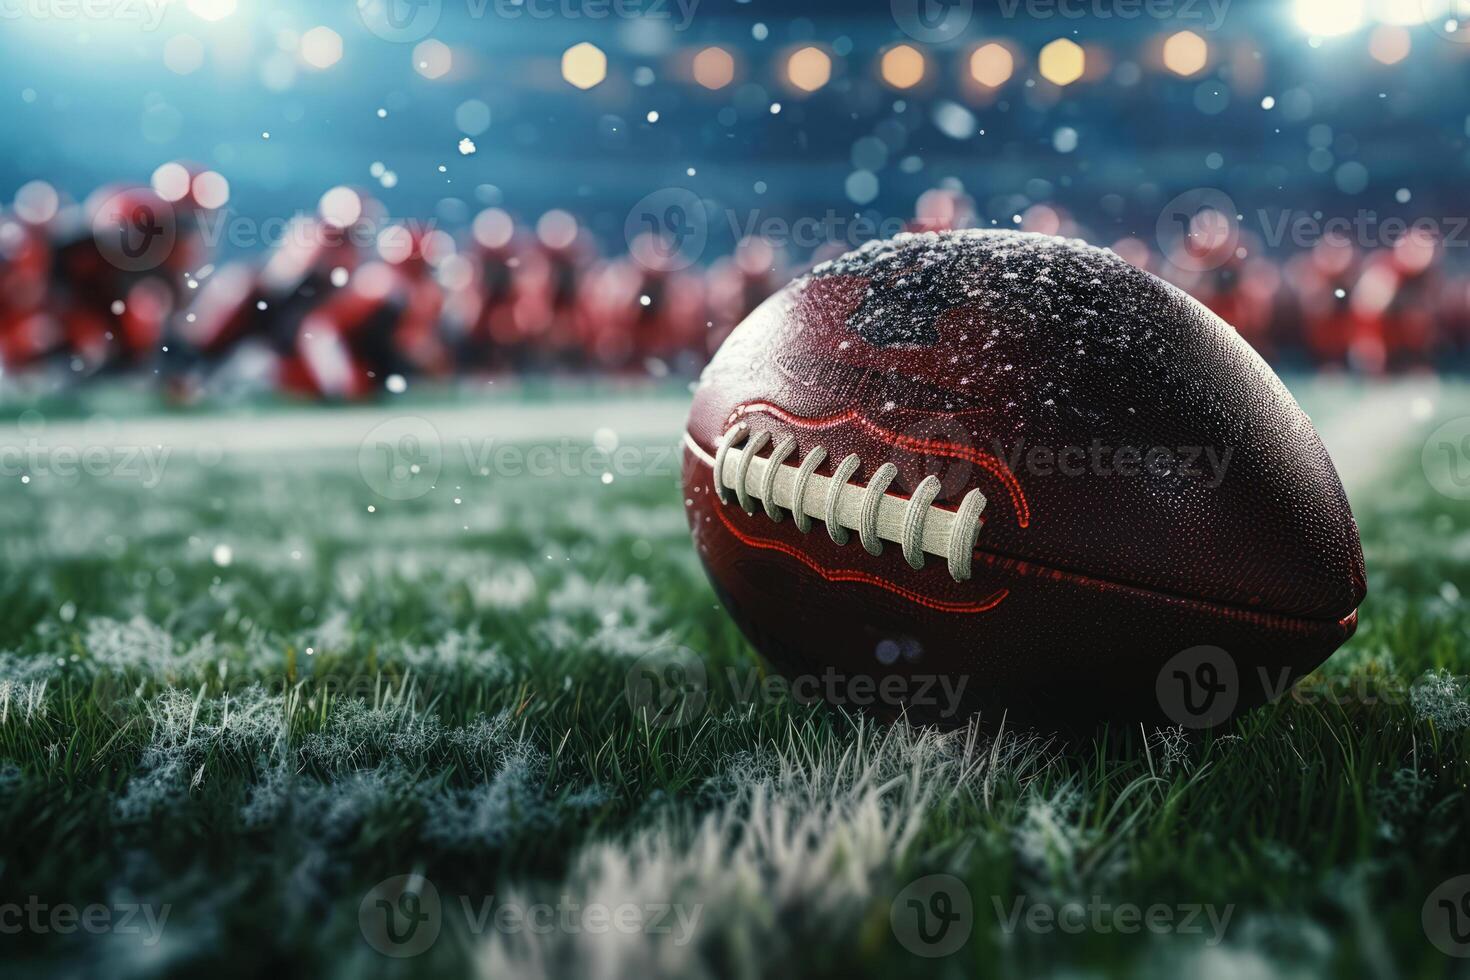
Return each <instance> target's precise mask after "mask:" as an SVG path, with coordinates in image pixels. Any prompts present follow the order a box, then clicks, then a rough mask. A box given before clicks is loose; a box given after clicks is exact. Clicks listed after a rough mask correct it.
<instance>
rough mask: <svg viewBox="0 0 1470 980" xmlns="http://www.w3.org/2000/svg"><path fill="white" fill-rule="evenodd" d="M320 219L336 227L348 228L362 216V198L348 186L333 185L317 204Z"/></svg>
mask: <svg viewBox="0 0 1470 980" xmlns="http://www.w3.org/2000/svg"><path fill="white" fill-rule="evenodd" d="M317 210H318V211H319V212H320V213H321V216H322V220H323V221H325V222H326V223H327V224H329V225H334V226H336V227H338V228H350V227H352V226H353V225H355V224H357V222H358V219H359V218H361V217H362V198H361V197H359V196H358V193H357V191H355V190H353V189H352V188H350V187H333V188H332V189H331V190H329V191H327V192H326V193H325V194H323V195H322V199H321V203H320V204H318V205H317Z"/></svg>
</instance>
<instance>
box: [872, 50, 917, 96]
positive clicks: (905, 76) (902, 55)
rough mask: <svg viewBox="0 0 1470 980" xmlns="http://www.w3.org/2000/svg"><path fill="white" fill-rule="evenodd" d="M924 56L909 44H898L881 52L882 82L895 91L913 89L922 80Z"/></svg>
mask: <svg viewBox="0 0 1470 980" xmlns="http://www.w3.org/2000/svg"><path fill="white" fill-rule="evenodd" d="M924 69H925V64H924V54H923V52H921V51H920V50H919V49H918V48H916V47H914V46H913V45H911V44H899V45H895V46H894V47H891V48H889V49H888V50H887V51H885V52H883V60H882V62H881V68H880V70H881V72H882V75H883V81H885V82H887V83H888V84H889V85H891V86H893V87H894V88H897V89H905V88H913V87H914V86H915V85H917V84H919V83H920V82H922V81H923V80H924Z"/></svg>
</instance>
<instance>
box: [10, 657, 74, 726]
mask: <svg viewBox="0 0 1470 980" xmlns="http://www.w3.org/2000/svg"><path fill="white" fill-rule="evenodd" d="M59 669H60V667H59V665H58V664H57V663H56V661H55V660H53V659H52V658H50V657H25V656H20V655H18V654H13V653H0V726H4V725H6V724H9V723H12V722H15V723H18V724H22V725H30V724H31V723H32V722H33V721H35V720H36V719H38V718H41V717H43V716H44V715H45V714H46V700H47V699H46V689H47V687H48V685H50V683H51V680H52V678H53V677H55V675H56V673H57V672H58V671H59Z"/></svg>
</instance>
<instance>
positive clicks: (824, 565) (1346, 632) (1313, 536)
mask: <svg viewBox="0 0 1470 980" xmlns="http://www.w3.org/2000/svg"><path fill="white" fill-rule="evenodd" d="M684 493H685V507H686V509H687V510H688V516H689V522H690V526H691V528H692V530H693V535H694V541H695V545H696V547H697V548H698V550H699V555H700V559H701V561H702V562H703V563H704V566H705V568H706V570H707V571H708V573H709V576H710V580H711V582H712V583H713V584H714V587H715V589H716V591H717V592H718V593H719V595H720V597H721V599H722V600H723V602H724V603H725V605H726V607H727V608H728V609H729V610H730V612H731V615H732V616H734V618H735V620H736V621H737V622H738V623H739V624H740V627H741V629H742V630H743V631H744V633H745V635H746V636H747V637H748V638H749V639H750V641H751V642H752V643H753V644H754V645H755V646H756V647H757V648H759V649H760V650H761V652H762V653H764V654H765V655H766V656H767V657H769V658H770V659H771V660H772V661H773V662H774V663H776V664H778V665H780V666H781V667H782V669H783V670H786V671H791V672H796V673H813V674H820V673H822V672H824V671H835V672H837V674H839V675H841V674H843V673H844V672H846V673H849V674H853V675H859V674H869V673H871V672H874V671H884V670H891V671H893V672H895V673H896V674H900V675H903V676H904V677H905V678H906V682H905V684H903V685H902V686H903V687H917V684H916V682H915V681H914V677H915V676H918V675H949V676H951V677H953V678H956V679H959V678H964V680H965V682H966V683H968V684H970V685H973V686H972V687H971V688H970V689H969V690H968V691H967V692H966V693H967V694H968V695H970V698H969V699H968V700H969V702H970V703H972V704H973V705H976V706H978V705H990V706H994V707H999V708H1001V709H1002V710H1004V709H1006V708H1010V709H1014V710H1017V711H1018V712H1020V713H1021V714H1023V715H1024V716H1027V717H1030V718H1032V719H1039V720H1041V721H1043V722H1045V721H1046V720H1047V719H1051V720H1054V721H1057V722H1061V721H1064V720H1074V719H1076V718H1077V717H1078V716H1079V713H1080V714H1081V715H1082V716H1083V717H1100V716H1110V715H1118V716H1120V717H1126V716H1127V715H1128V714H1130V713H1132V714H1134V715H1135V716H1138V715H1139V713H1140V712H1142V715H1143V716H1147V717H1155V716H1157V715H1158V714H1159V710H1158V709H1159V707H1160V702H1159V701H1158V699H1157V698H1156V697H1155V679H1156V678H1157V677H1158V675H1159V672H1160V671H1161V670H1162V669H1163V668H1164V666H1165V664H1166V663H1167V662H1168V661H1169V660H1170V658H1171V657H1173V656H1174V655H1175V654H1178V653H1180V652H1181V651H1186V650H1189V649H1191V648H1195V647H1216V648H1220V649H1223V650H1225V651H1227V652H1229V654H1230V655H1231V657H1232V658H1233V660H1234V663H1235V669H1237V670H1239V672H1240V678H1239V683H1240V688H1241V690H1240V697H1239V698H1238V706H1240V707H1245V706H1248V705H1250V704H1254V703H1259V702H1261V701H1263V700H1265V699H1266V698H1267V697H1268V696H1281V695H1283V694H1285V693H1286V692H1287V691H1288V690H1289V689H1290V686H1291V684H1292V683H1293V682H1294V681H1295V680H1296V679H1297V678H1299V677H1301V676H1302V675H1303V674H1305V673H1306V672H1307V671H1310V670H1311V669H1312V668H1314V667H1316V666H1317V665H1318V664H1320V663H1321V662H1322V661H1323V660H1325V659H1326V658H1327V657H1328V656H1329V655H1330V654H1331V653H1332V651H1334V650H1335V649H1337V648H1338V646H1340V645H1341V644H1342V643H1343V641H1345V640H1346V639H1347V638H1348V637H1350V636H1351V635H1352V634H1353V630H1354V628H1355V625H1356V622H1357V609H1358V604H1359V603H1360V602H1361V601H1362V599H1363V595H1364V591H1365V576H1364V571H1363V555H1362V549H1361V547H1360V545H1359V543H1358V530H1357V526H1356V524H1355V523H1354V521H1353V516H1352V513H1351V511H1350V510H1349V508H1348V503H1347V499H1346V497H1345V496H1344V493H1343V489H1342V485H1341V483H1340V482H1339V481H1338V477H1337V472H1336V470H1335V469H1334V468H1333V465H1332V461H1331V459H1330V458H1329V457H1328V455H1327V451H1326V450H1325V449H1324V448H1323V446H1322V442H1321V440H1320V439H1319V438H1318V437H1317V433H1316V431H1315V430H1314V429H1313V428H1312V423H1311V421H1310V420H1309V419H1308V418H1307V417H1306V415H1305V414H1303V412H1302V410H1301V409H1300V408H1299V407H1298V406H1297V404H1296V402H1295V401H1294V400H1293V399H1292V397H1291V394H1290V393H1289V392H1288V391H1287V390H1286V388H1285V386H1283V385H1282V383H1281V381H1280V380H1279V379H1278V378H1277V377H1276V375H1275V373H1274V372H1273V371H1272V370H1271V368H1270V367H1269V366H1267V365H1266V363H1265V362H1264V361H1262V360H1261V358H1260V357H1259V356H1257V355H1256V353H1255V352H1254V351H1252V350H1251V348H1250V347H1249V346H1248V345H1247V344H1246V343H1245V342H1244V341H1243V340H1241V338H1240V336H1239V335H1238V334H1237V333H1236V332H1235V330H1234V329H1233V328H1232V327H1230V326H1229V325H1228V324H1226V323H1224V322H1222V321H1221V320H1220V318H1219V317H1217V316H1216V315H1215V314H1213V313H1211V312H1210V311H1209V310H1207V309H1206V308H1205V307H1203V306H1202V305H1200V304H1199V303H1198V302H1196V301H1195V300H1194V299H1192V298H1190V297H1189V296H1187V295H1185V294H1184V293H1182V292H1180V291H1179V290H1178V289H1176V288H1174V287H1172V286H1170V285H1169V284H1167V283H1164V282H1162V281H1160V280H1158V279H1156V278H1154V277H1153V276H1151V275H1149V274H1148V273H1146V272H1142V271H1140V270H1138V269H1135V268H1134V267H1132V266H1130V265H1129V264H1128V263H1127V262H1124V261H1123V260H1122V259H1120V258H1118V257H1117V256H1116V255H1114V254H1113V253H1111V252H1106V251H1102V250H1099V249H1096V248H1091V247H1088V246H1086V245H1084V244H1082V243H1081V242H1078V241H1066V240H1062V239H1058V238H1052V237H1046V236H1042V235H1036V234H1024V233H1017V232H988V231H956V232H945V233H934V232H929V233H924V234H908V235H903V236H900V237H899V238H897V239H894V240H891V241H884V242H874V243H870V244H868V245H865V246H863V247H862V248H861V249H859V250H857V251H855V252H852V253H850V254H848V255H845V256H843V257H841V258H838V259H835V260H833V261H831V262H828V263H825V264H823V265H820V266H818V267H817V268H816V269H814V270H813V271H812V273H811V274H810V275H808V276H805V277H803V278H801V279H799V280H797V281H796V282H794V283H792V284H791V285H790V286H788V287H786V288H785V289H783V290H782V291H781V292H779V293H777V294H776V295H775V296H773V297H772V298H771V299H769V300H768V301H766V302H765V303H764V304H763V305H762V306H761V307H760V308H759V309H757V310H756V311H755V312H754V313H753V314H752V315H751V316H750V318H749V319H748V320H746V321H745V322H744V323H743V324H741V325H740V326H739V327H737V328H736V329H735V332H734V333H733V334H731V336H730V338H729V339H728V340H726V341H725V343H724V346H723V347H722V348H721V349H720V350H719V351H718V352H717V353H716V355H715V357H714V359H713V360H712V361H711V363H710V365H709V366H708V367H707V368H706V369H705V371H704V373H703V375H702V376H701V379H700V382H699V385H698V388H697V389H696V392H695V398H694V406H693V409H692V410H691V413H690V417H689V423H688V430H687V433H686V436H685V467H684ZM787 518H790V519H789V520H787ZM896 706H897V705H890V707H896ZM918 707H919V708H920V709H921V710H920V713H921V714H923V713H924V712H923V711H922V708H923V707H924V706H918ZM952 720H954V719H952ZM959 720H960V721H962V720H963V719H959Z"/></svg>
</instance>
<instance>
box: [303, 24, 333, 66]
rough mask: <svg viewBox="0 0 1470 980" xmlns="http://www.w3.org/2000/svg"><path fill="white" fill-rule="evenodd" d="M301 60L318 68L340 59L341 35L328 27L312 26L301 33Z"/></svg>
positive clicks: (330, 64) (331, 64)
mask: <svg viewBox="0 0 1470 980" xmlns="http://www.w3.org/2000/svg"><path fill="white" fill-rule="evenodd" d="M301 60H302V61H304V62H305V63H306V64H307V65H309V66H311V67H312V68H316V69H318V70H320V69H325V68H330V67H332V66H333V65H335V64H336V63H337V62H339V61H341V60H342V35H340V34H338V33H337V32H336V31H334V30H332V29H331V28H330V27H313V28H312V29H311V30H309V31H307V32H306V33H305V34H303V35H301Z"/></svg>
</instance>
